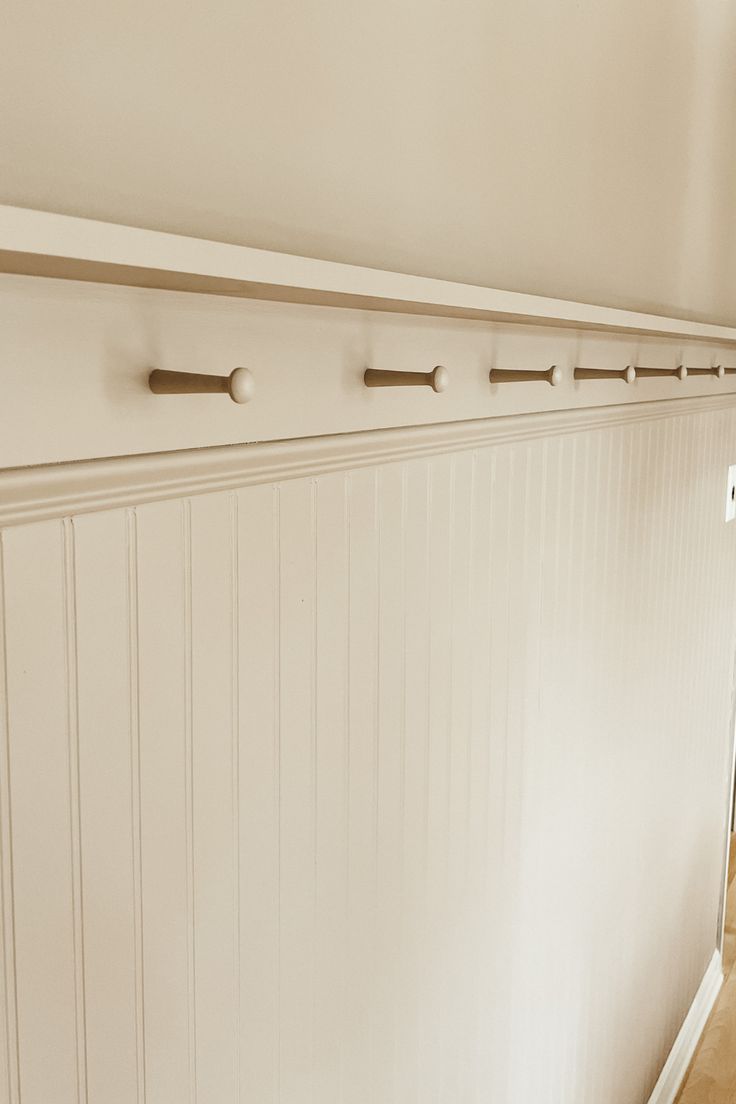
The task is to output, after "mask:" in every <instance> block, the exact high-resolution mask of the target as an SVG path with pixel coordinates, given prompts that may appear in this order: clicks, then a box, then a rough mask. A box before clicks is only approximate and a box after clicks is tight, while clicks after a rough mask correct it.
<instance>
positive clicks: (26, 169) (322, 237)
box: [0, 0, 736, 323]
mask: <svg viewBox="0 0 736 1104" xmlns="http://www.w3.org/2000/svg"><path fill="white" fill-rule="evenodd" d="M0 50H2V64H1V65H0V101H1V102H2V103H3V111H2V113H1V114H0V201H2V202H7V203H14V204H19V205H22V206H28V207H38V208H45V209H48V210H53V211H62V212H66V213H73V214H78V215H87V216H93V217H97V218H102V219H109V220H112V221H119V222H126V223H131V224H134V225H140V226H147V227H152V228H156V229H168V230H173V231H179V232H183V233H188V234H193V235H198V236H203V237H213V238H222V239H226V240H230V241H236V242H242V243H245V244H250V245H255V246H263V247H268V248H273V249H279V250H285V251H287V252H293V253H305V254H309V255H313V256H319V257H325V258H331V259H336V260H343V261H352V262H356V263H360V264H367V265H373V266H377V267H385V268H392V269H399V270H403V271H409V272H417V273H422V274H427V275H436V276H444V277H449V278H454V279H459V280H464V281H469V282H475V283H481V284H488V285H491V286H497V287H504V288H511V289H516V290H520V291H528V292H538V293H543V294H547V295H554V296H560V297H563V298H574V299H581V300H587V301H593V302H601V303H607V304H610V305H621V306H627V307H633V308H637V309H643V310H653V311H658V312H660V313H668V314H683V315H690V316H693V317H699V318H710V319H715V320H721V321H724V322H731V323H734V322H736V215H735V214H734V210H735V208H734V203H733V196H734V194H736V125H734V124H735V120H736V66H734V65H733V58H734V56H736V7H734V5H733V4H732V3H730V2H729V0H645V2H644V3H642V2H641V0H586V2H584V3H581V2H580V0H554V2H553V3H551V2H550V0H522V2H519V3H509V2H507V3H503V2H502V0H491V2H488V0H472V2H468V3H464V4H462V5H460V6H459V7H458V6H457V5H454V4H451V3H448V2H447V0H425V2H423V3H421V4H419V3H417V2H416V0H373V2H372V3H360V4H358V3H355V2H353V3H344V2H341V0H304V2H301V3H289V2H286V0H276V2H274V0H248V2H247V3H241V2H239V0H215V2H214V3H210V4H206V5H188V6H184V7H183V6H182V5H181V3H178V2H176V0H127V2H126V3H124V4H117V5H116V4H100V3H97V2H94V0H73V2H71V3H66V4H49V3H48V2H47V0H6V3H5V4H4V6H3V34H2V45H1V46H0Z"/></svg>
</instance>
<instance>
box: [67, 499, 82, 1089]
mask: <svg viewBox="0 0 736 1104" xmlns="http://www.w3.org/2000/svg"><path fill="white" fill-rule="evenodd" d="M63 526H64V542H63V565H64V566H63V571H64V625H65V632H66V649H65V667H66V700H67V736H68V741H69V753H68V754H69V848H70V854H71V875H72V909H73V927H74V1003H75V1008H74V1016H75V1031H76V1040H77V1092H78V1095H79V1101H80V1104H83V1102H84V1101H85V1100H86V1099H87V1030H86V1019H85V985H84V912H83V902H82V842H81V824H80V818H81V810H80V794H79V716H78V713H79V688H78V681H77V665H78V655H77V606H76V585H75V567H74V527H73V522H72V520H71V519H70V518H67V519H65V521H64V523H63Z"/></svg>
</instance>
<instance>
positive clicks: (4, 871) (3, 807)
mask: <svg viewBox="0 0 736 1104" xmlns="http://www.w3.org/2000/svg"><path fill="white" fill-rule="evenodd" d="M9 727H10V721H9V716H8V667H7V644H6V632H5V567H4V551H3V534H2V532H0V895H1V896H0V903H1V911H0V916H1V917H2V967H3V969H2V976H3V1018H4V1036H5V1037H4V1041H3V1042H4V1051H5V1060H4V1063H3V1064H4V1066H5V1069H4V1073H5V1081H6V1085H7V1092H8V1096H7V1099H8V1104H20V1074H19V1065H20V1063H19V1057H18V1004H17V995H16V986H17V977H16V962H15V908H14V897H13V838H12V824H13V817H12V808H11V803H10V742H9Z"/></svg>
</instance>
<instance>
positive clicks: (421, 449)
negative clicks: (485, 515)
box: [0, 393, 736, 526]
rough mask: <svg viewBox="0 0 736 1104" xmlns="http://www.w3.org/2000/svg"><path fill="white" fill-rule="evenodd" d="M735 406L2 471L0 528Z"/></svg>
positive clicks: (612, 411)
mask: <svg viewBox="0 0 736 1104" xmlns="http://www.w3.org/2000/svg"><path fill="white" fill-rule="evenodd" d="M734 407H736V394H730V393H729V394H726V395H720V396H712V397H702V398H689V399H665V400H660V401H654V402H647V403H627V404H624V405H620V406H599V407H586V408H576V409H568V410H556V411H551V412H544V413H535V414H514V415H511V416H509V417H503V418H484V419H474V420H472V421H464V422H444V423H439V424H437V425H423V426H409V427H405V428H396V429H377V430H369V431H367V432H361V433H343V434H336V435H332V436H324V437H308V438H303V439H301V440H290V441H270V442H263V443H257V444H250V445H219V446H216V447H213V448H202V449H186V450H181V451H177V452H159V453H149V454H147V455H140V456H121V457H112V458H107V459H100V460H79V461H72V462H68V463H61V464H46V465H39V466H38V467H28V468H6V469H5V470H4V471H0V526H8V525H20V524H24V523H27V522H32V521H43V520H46V519H48V518H56V517H65V516H68V515H70V514H77V513H85V512H89V511H92V510H104V509H112V508H115V507H123V506H132V505H136V504H142V503H145V502H154V501H158V500H161V499H166V498H179V497H181V496H183V495H195V494H205V493H210V492H214V491H225V490H230V489H233V488H235V487H245V486H249V485H252V484H255V483H270V482H274V481H277V480H285V479H300V478H305V477H309V476H317V475H321V474H324V473H326V472H331V471H342V470H346V469H354V468H360V467H367V466H369V465H376V464H389V463H393V462H395V461H401V460H409V459H416V458H419V457H422V456H431V455H436V454H439V453H445V452H456V451H465V450H468V449H474V448H484V447H488V446H490V445H501V444H508V443H510V442H515V441H525V440H534V439H537V438H540V437H548V436H552V435H559V434H568V433H582V432H586V431H590V430H595V429H610V428H612V427H614V426H618V425H625V424H631V423H636V422H640V421H649V420H652V419H659V418H669V417H675V416H681V415H688V414H701V413H711V412H716V411H720V410H727V409H733V408H734Z"/></svg>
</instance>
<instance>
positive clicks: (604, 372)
mask: <svg viewBox="0 0 736 1104" xmlns="http://www.w3.org/2000/svg"><path fill="white" fill-rule="evenodd" d="M573 378H574V379H576V380H602V379H620V380H624V382H625V383H633V382H634V380H635V379H636V368H635V367H634V365H633V364H629V365H627V367H626V368H622V369H621V370H620V371H619V370H618V369H616V368H576V369H575V371H574V372H573Z"/></svg>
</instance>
